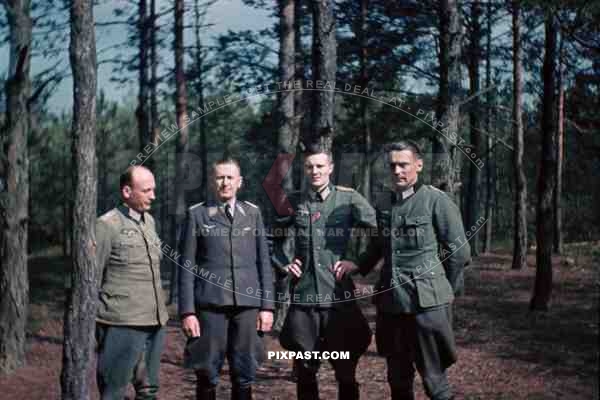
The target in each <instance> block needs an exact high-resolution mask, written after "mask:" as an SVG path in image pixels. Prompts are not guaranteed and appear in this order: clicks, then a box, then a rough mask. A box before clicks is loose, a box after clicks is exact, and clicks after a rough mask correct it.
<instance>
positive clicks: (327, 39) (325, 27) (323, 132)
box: [311, 0, 337, 151]
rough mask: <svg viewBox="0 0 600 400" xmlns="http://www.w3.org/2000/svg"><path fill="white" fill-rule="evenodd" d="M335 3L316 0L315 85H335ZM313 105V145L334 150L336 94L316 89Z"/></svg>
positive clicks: (314, 39)
mask: <svg viewBox="0 0 600 400" xmlns="http://www.w3.org/2000/svg"><path fill="white" fill-rule="evenodd" d="M334 7H335V2H334V1H333V0H313V45H312V46H313V47H312V62H313V82H317V81H322V82H323V83H326V82H328V83H329V84H330V85H332V86H333V84H334V83H335V76H336V70H337V65H336V62H337V60H336V46H337V43H336V37H335V33H336V23H335V16H334ZM313 95H314V97H313V102H312V118H313V120H312V125H313V126H312V140H311V141H312V142H313V143H316V144H318V145H319V146H320V147H321V148H323V149H325V150H328V151H331V148H332V144H333V133H334V119H333V116H334V112H335V108H334V98H335V96H334V92H333V91H329V90H315V91H314V92H313Z"/></svg>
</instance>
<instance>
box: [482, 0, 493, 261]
mask: <svg viewBox="0 0 600 400" xmlns="http://www.w3.org/2000/svg"><path fill="white" fill-rule="evenodd" d="M485 54H486V56H485V57H486V62H485V87H486V89H487V93H486V103H487V108H486V112H485V114H486V130H487V131H488V132H492V103H493V101H494V98H493V94H492V91H491V90H490V87H491V86H492V61H491V59H492V4H491V3H488V4H487V32H486V51H485ZM493 153H494V140H493V138H492V136H491V135H488V137H487V140H486V151H485V154H486V164H485V176H486V181H485V188H486V190H485V220H486V223H485V231H484V233H485V238H484V240H483V252H484V253H491V252H492V239H493V227H494V224H493V219H494V218H493V217H494V179H493V178H494V175H495V168H496V166H495V164H494V160H493V159H494V157H493Z"/></svg>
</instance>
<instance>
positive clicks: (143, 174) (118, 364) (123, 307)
mask: <svg viewBox="0 0 600 400" xmlns="http://www.w3.org/2000/svg"><path fill="white" fill-rule="evenodd" d="M155 187H156V185H155V183H154V176H153V175H152V172H150V171H149V170H148V169H147V168H146V167H143V166H132V167H129V168H128V169H127V170H126V171H125V172H124V173H123V175H121V181H120V189H121V198H122V200H123V203H122V204H121V205H120V206H118V207H116V208H113V209H112V210H110V211H108V212H107V213H106V214H104V215H102V216H101V217H99V218H98V222H97V224H96V262H97V265H98V268H100V269H101V270H102V282H101V287H100V293H99V305H98V315H97V318H96V321H97V329H96V332H97V337H98V371H97V374H98V379H97V380H98V387H99V389H100V398H101V399H102V400H112V399H115V400H117V399H119V400H120V399H122V398H123V396H124V395H125V389H126V388H127V385H128V384H129V382H130V381H132V382H133V385H134V387H135V391H136V397H135V398H136V399H155V398H156V396H157V393H158V387H159V382H158V378H159V366H160V354H161V351H162V348H163V344H164V339H165V336H166V332H167V330H166V323H167V321H168V319H169V316H168V314H167V308H166V306H165V296H164V293H163V289H162V285H161V280H160V257H161V254H162V253H161V248H160V240H159V238H158V236H157V234H156V226H155V224H154V219H153V218H152V216H151V215H150V213H149V212H148V211H149V210H150V207H151V204H152V202H153V201H154V190H155Z"/></svg>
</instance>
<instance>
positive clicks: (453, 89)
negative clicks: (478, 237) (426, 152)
mask: <svg viewBox="0 0 600 400" xmlns="http://www.w3.org/2000/svg"><path fill="white" fill-rule="evenodd" d="M438 14H439V20H440V40H439V64H440V83H439V94H438V105H437V120H438V121H440V122H441V123H442V124H443V126H444V129H445V128H448V132H456V134H457V135H458V120H459V94H460V87H461V77H460V43H461V38H460V24H459V14H458V6H457V4H456V0H441V1H440V2H439V8H438ZM454 153H455V150H454V148H453V144H452V143H450V141H449V140H448V139H447V138H445V137H444V136H442V135H441V134H437V133H436V134H435V135H434V137H433V162H432V164H433V165H432V183H433V185H434V186H436V187H438V188H439V189H441V190H444V191H446V192H448V193H450V194H451V195H452V196H453V197H455V195H456V193H457V191H458V182H457V179H456V178H457V177H456V174H457V170H456V166H455V160H454V158H455V157H454Z"/></svg>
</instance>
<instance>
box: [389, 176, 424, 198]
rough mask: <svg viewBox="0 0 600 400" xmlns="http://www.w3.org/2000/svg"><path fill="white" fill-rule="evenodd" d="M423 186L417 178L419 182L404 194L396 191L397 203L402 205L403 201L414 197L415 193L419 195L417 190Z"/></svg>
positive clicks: (404, 191)
mask: <svg viewBox="0 0 600 400" xmlns="http://www.w3.org/2000/svg"><path fill="white" fill-rule="evenodd" d="M421 186H423V184H422V183H421V181H419V179H418V178H417V181H416V182H415V184H414V185H412V186H411V187H409V188H408V189H405V190H403V191H402V192H398V191H395V192H394V195H395V196H394V199H395V202H396V203H402V202H403V201H405V200H406V199H408V198H409V197H411V196H412V195H414V194H415V193H417V190H419V188H420V187H421Z"/></svg>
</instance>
